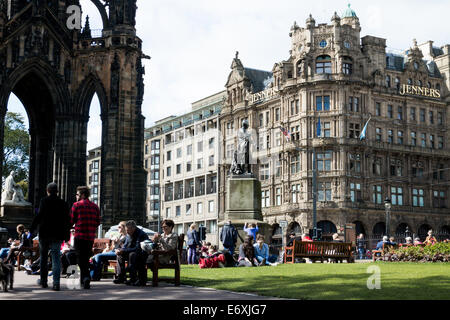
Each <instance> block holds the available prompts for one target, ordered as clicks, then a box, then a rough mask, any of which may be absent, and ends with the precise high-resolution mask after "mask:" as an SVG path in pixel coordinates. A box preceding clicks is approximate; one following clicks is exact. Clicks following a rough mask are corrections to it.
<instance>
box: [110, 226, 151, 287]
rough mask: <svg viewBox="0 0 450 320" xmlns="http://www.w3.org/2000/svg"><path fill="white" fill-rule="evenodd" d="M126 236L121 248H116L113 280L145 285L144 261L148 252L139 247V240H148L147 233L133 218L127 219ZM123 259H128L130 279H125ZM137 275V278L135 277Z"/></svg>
mask: <svg viewBox="0 0 450 320" xmlns="http://www.w3.org/2000/svg"><path fill="white" fill-rule="evenodd" d="M125 226H126V229H127V234H128V235H127V238H126V240H125V243H124V244H123V248H122V249H116V251H115V252H116V255H117V279H115V280H114V281H113V282H114V283H116V284H118V283H125V284H127V285H133V286H145V284H146V282H147V272H146V270H145V262H146V261H147V256H148V254H147V253H146V252H145V251H142V249H141V242H143V241H145V240H149V239H148V236H147V234H146V233H145V232H144V231H142V230H141V229H139V228H138V227H137V226H136V222H134V221H133V220H130V221H127V223H126V225H125ZM125 261H128V270H129V272H130V280H127V281H125V277H126V270H125ZM137 276H139V278H138V277H137Z"/></svg>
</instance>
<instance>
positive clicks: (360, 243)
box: [356, 233, 366, 260]
mask: <svg viewBox="0 0 450 320" xmlns="http://www.w3.org/2000/svg"><path fill="white" fill-rule="evenodd" d="M356 246H357V247H358V254H359V259H360V260H362V259H365V258H366V240H364V235H363V234H362V233H360V234H359V237H358V239H356Z"/></svg>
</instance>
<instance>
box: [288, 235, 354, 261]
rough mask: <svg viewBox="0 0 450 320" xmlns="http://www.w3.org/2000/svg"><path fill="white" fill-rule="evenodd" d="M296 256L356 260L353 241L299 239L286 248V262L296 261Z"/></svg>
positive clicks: (315, 258) (322, 259) (316, 258)
mask: <svg viewBox="0 0 450 320" xmlns="http://www.w3.org/2000/svg"><path fill="white" fill-rule="evenodd" d="M295 258H309V259H311V260H314V261H316V260H320V261H321V262H323V261H324V260H328V259H336V260H340V261H343V260H347V262H354V258H353V252H352V243H351V242H348V243H347V242H345V243H343V242H342V243H341V242H321V241H320V242H309V241H297V240H294V243H293V244H292V246H290V247H286V248H285V252H284V263H294V262H295Z"/></svg>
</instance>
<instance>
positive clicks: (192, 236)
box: [186, 223, 200, 264]
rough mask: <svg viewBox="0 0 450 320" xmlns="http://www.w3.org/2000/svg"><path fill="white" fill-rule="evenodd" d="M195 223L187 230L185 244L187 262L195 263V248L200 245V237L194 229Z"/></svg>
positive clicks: (196, 259) (196, 258)
mask: <svg viewBox="0 0 450 320" xmlns="http://www.w3.org/2000/svg"><path fill="white" fill-rule="evenodd" d="M196 228H197V225H196V224H195V223H193V224H191V226H190V227H189V230H188V232H187V243H186V244H187V246H188V264H197V262H198V257H197V248H198V246H199V245H200V237H199V234H198V231H197V230H196Z"/></svg>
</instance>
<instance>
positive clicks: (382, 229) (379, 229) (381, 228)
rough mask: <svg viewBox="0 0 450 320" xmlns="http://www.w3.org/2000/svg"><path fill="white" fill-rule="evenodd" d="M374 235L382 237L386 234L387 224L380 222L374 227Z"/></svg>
mask: <svg viewBox="0 0 450 320" xmlns="http://www.w3.org/2000/svg"><path fill="white" fill-rule="evenodd" d="M372 233H373V235H374V236H378V237H381V236H382V235H384V234H385V233H386V224H385V223H384V222H378V223H377V224H376V225H374V226H373V230H372Z"/></svg>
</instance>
